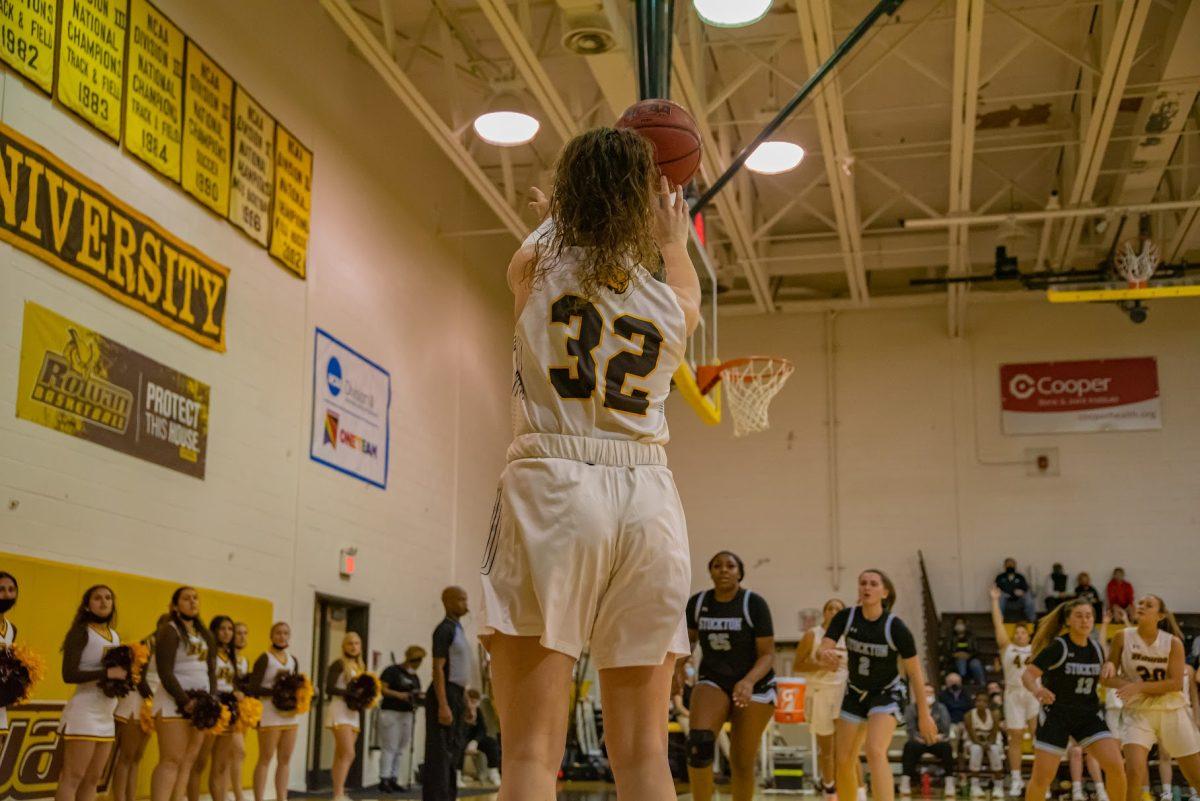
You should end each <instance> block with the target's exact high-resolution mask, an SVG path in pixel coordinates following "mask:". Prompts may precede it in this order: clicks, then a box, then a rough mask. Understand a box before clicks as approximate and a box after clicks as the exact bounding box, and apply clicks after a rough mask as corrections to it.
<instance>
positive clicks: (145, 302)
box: [0, 125, 229, 351]
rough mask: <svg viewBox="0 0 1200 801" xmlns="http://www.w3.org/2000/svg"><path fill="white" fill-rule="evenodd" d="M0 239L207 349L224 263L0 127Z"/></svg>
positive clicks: (221, 314)
mask: <svg viewBox="0 0 1200 801" xmlns="http://www.w3.org/2000/svg"><path fill="white" fill-rule="evenodd" d="M0 239H3V240H4V241H6V242H9V243H11V244H13V245H15V246H16V247H18V248H20V249H21V250H24V251H25V252H26V253H31V254H33V255H34V256H37V257H38V258H40V259H42V260H43V261H45V262H47V263H48V264H51V265H53V266H54V267H56V268H58V269H59V270H61V271H62V272H64V273H66V274H67V275H69V276H71V277H73V278H77V279H79V280H80V281H83V282H84V283H86V284H88V285H90V286H91V287H92V288H93V289H96V290H99V291H100V292H103V293H104V294H106V295H108V296H109V297H110V298H112V299H113V300H116V301H117V302H119V303H123V304H124V305H126V306H128V307H129V308H131V309H136V310H137V311H139V312H141V313H142V314H144V315H146V316H147V317H149V318H151V319H152V320H155V321H156V322H158V323H161V324H162V325H164V326H166V327H167V328H170V329H171V330H172V331H175V332H176V333H178V334H182V335H183V336H185V337H187V338H188V339H190V340H192V341H193V342H197V343H199V344H201V345H203V346H204V347H206V348H210V349H212V350H217V351H224V350H225V295H226V292H227V291H228V285H229V270H228V269H227V268H225V267H223V266H221V265H220V264H217V263H216V262H214V261H212V260H211V259H209V258H208V257H207V256H205V255H204V254H202V253H200V251H198V250H195V249H194V248H192V247H190V246H188V245H185V244H184V243H183V242H181V241H179V240H178V239H176V238H175V237H174V236H172V235H171V234H170V233H168V232H167V231H166V230H165V229H163V228H162V227H161V226H159V225H158V224H157V223H155V222H154V221H153V220H151V219H150V218H148V217H145V216H143V215H141V214H140V213H138V212H136V211H134V210H133V209H132V208H130V207H129V206H127V205H126V204H124V203H122V202H121V201H119V200H117V199H116V198H115V197H113V196H112V195H111V194H110V193H109V192H108V191H107V190H106V189H104V188H102V187H101V186H99V185H98V184H96V183H94V182H92V181H90V180H88V179H87V178H84V177H83V176H82V175H80V174H79V173H77V172H75V171H74V170H73V169H71V168H70V167H68V166H67V165H66V164H64V163H63V162H62V161H60V160H59V159H58V158H56V157H55V156H53V155H51V154H50V153H48V152H47V151H45V150H43V149H42V148H41V147H38V146H37V145H35V144H33V143H32V142H30V141H29V140H28V139H25V138H24V137H23V136H21V135H20V134H18V133H16V132H15V131H13V130H12V129H11V128H8V127H6V126H4V125H0Z"/></svg>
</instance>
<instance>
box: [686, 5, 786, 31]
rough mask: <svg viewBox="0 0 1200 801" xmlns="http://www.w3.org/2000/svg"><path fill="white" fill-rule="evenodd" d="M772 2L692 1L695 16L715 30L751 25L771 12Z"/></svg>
mask: <svg viewBox="0 0 1200 801" xmlns="http://www.w3.org/2000/svg"><path fill="white" fill-rule="evenodd" d="M771 2H772V0H692V4H693V5H694V6H695V7H696V14H698V15H699V17H700V19H701V20H703V21H704V22H706V23H708V24H709V25H713V26H715V27H717V28H740V27H742V26H743V25H753V24H754V23H756V22H758V21H759V20H760V19H762V18H763V17H765V16H766V15H767V12H768V11H770V10H771Z"/></svg>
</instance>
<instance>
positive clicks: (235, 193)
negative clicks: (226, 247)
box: [229, 86, 275, 247]
mask: <svg viewBox="0 0 1200 801" xmlns="http://www.w3.org/2000/svg"><path fill="white" fill-rule="evenodd" d="M274 185H275V118H274V117H272V116H271V115H270V114H268V113H267V112H266V111H264V110H263V107H262V106H260V105H258V103H256V102H254V98H252V97H251V96H250V95H249V94H247V92H246V91H245V90H244V89H242V87H240V86H239V87H237V90H236V91H235V92H234V94H233V187H232V189H231V191H230V195H229V219H230V221H231V222H232V223H233V224H234V225H236V226H237V227H238V228H241V229H242V230H243V231H245V232H246V233H247V234H249V235H250V238H251V239H253V240H254V241H255V242H257V243H258V244H260V245H262V246H263V247H266V246H267V236H268V234H269V232H270V229H269V226H270V224H271V194H272V191H273V189H274Z"/></svg>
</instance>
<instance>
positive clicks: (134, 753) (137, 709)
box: [111, 614, 170, 801]
mask: <svg viewBox="0 0 1200 801" xmlns="http://www.w3.org/2000/svg"><path fill="white" fill-rule="evenodd" d="M169 619H170V615H167V614H164V615H161V616H160V617H159V618H158V620H157V621H156V622H155V624H154V631H152V632H150V634H148V635H146V637H145V638H144V639H143V640H142V645H145V646H146V648H147V649H149V651H150V653H149V659H150V661H149V662H148V663H147V664H146V666H145V667H143V668H142V680H141V681H140V682H139V683H138V686H137V689H136V690H135V691H134V692H131V693H129V694H128V695H126V696H125V697H124V698H122V699H121V700H119V701H117V709H116V711H115V712H113V717H114V718H115V719H116V729H117V756H116V759H115V760H114V762H115V764H114V765H113V774H112V792H111V795H112V799H113V801H136V799H137V790H138V786H137V785H138V771H139V770H140V769H141V766H142V757H143V756H145V754H146V744H147V743H149V742H150V732H148V731H146V730H145V729H143V728H142V706H143V705H144V703H145V702H146V699H152V698H154V694H155V693H156V692H158V688H159V681H158V670H157V668H156V667H155V665H154V642H155V640H156V639H157V632H158V627H159V626H161V625H162V624H163V623H165V622H166V621H167V620H169ZM151 703H153V702H151Z"/></svg>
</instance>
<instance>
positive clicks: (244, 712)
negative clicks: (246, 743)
mask: <svg viewBox="0 0 1200 801" xmlns="http://www.w3.org/2000/svg"><path fill="white" fill-rule="evenodd" d="M262 713H263V705H262V701H260V700H258V699H257V698H251V697H250V696H248V695H246V696H243V697H242V699H241V700H240V701H238V721H237V724H235V726H234V731H238V732H247V731H250V730H251V729H253V728H254V727H255V726H257V725H258V722H259V721H260V720H262Z"/></svg>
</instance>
